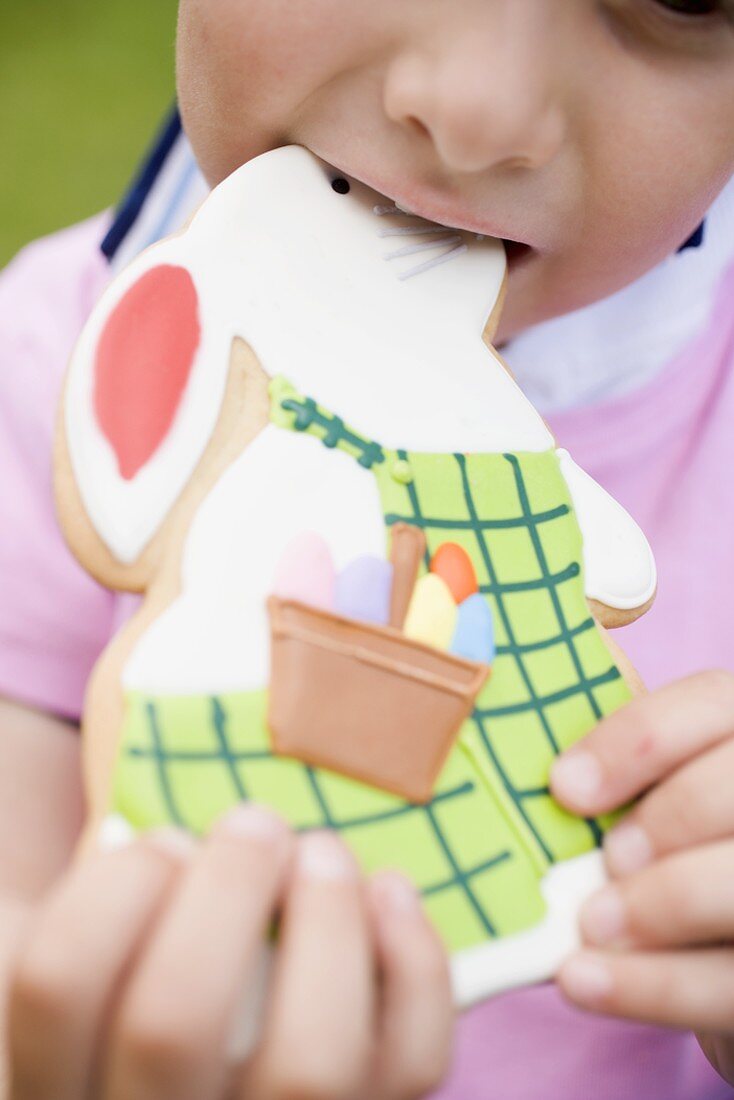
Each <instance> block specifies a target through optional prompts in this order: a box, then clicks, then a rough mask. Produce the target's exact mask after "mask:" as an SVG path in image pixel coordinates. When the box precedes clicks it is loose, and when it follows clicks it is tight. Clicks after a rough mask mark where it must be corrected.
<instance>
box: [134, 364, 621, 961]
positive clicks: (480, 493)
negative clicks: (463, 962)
mask: <svg viewBox="0 0 734 1100" xmlns="http://www.w3.org/2000/svg"><path fill="white" fill-rule="evenodd" d="M271 402H272V412H271V418H272V421H273V423H275V424H276V425H278V426H279V427H281V428H283V429H286V430H290V431H299V432H305V433H308V434H310V435H313V436H314V437H315V438H316V439H318V440H319V441H320V442H321V443H323V444H324V445H325V446H327V447H331V448H339V449H341V450H343V451H345V452H346V453H348V454H350V455H352V457H354V459H355V460H356V461H357V462H358V463H359V464H360V465H361V466H363V467H365V468H366V469H369V470H371V471H372V474H373V476H374V477H375V478H376V480H377V484H378V486H379V491H380V496H381V501H382V508H383V512H384V515H385V523H386V529H387V531H388V532H389V528H390V527H391V526H392V525H393V524H395V523H398V522H409V523H413V524H416V525H418V526H420V527H422V528H423V530H424V531H425V534H426V539H427V543H428V554H427V559H428V560H430V556H431V555H432V554H433V553H434V552H435V550H436V549H437V548H438V547H439V546H440V545H441V543H443V542H447V541H451V542H456V543H458V544H459V545H461V546H463V547H464V549H465V550H466V551H467V553H468V554H469V556H470V558H471V560H472V562H473V563H474V567H475V569H476V573H477V579H478V582H479V585H480V590H481V592H482V593H483V594H484V596H485V598H486V599H487V600H488V602H489V604H490V607H491V609H492V613H493V616H494V621H495V630H496V636H497V658H496V661H495V664H494V666H493V670H492V676H491V678H490V680H489V682H488V684H487V686H486V687H485V688H484V690H483V691H482V693H481V695H480V697H479V698H478V700H477V706H476V709H475V711H474V713H473V715H472V717H471V718H470V719H469V720H468V721H467V722H466V723H465V725H464V727H463V728H462V731H461V735H460V738H459V741H458V744H457V746H456V748H455V749H454V751H453V752H452V754H451V756H450V757H449V760H448V762H447V765H446V767H445V769H444V771H443V773H442V775H441V777H440V780H439V783H438V786H437V789H436V794H435V798H434V800H433V801H432V802H431V803H429V804H428V805H426V806H414V805H411V804H409V803H406V802H404V801H403V800H401V799H399V798H396V797H395V796H393V795H390V794H386V793H385V792H383V791H377V790H373V789H372V788H369V787H366V786H364V785H362V784H359V783H356V782H354V781H352V780H349V779H347V778H345V777H343V776H338V775H335V774H333V773H330V772H327V771H323V770H319V769H313V768H309V767H306V766H304V765H302V764H299V763H298V762H296V761H291V760H284V759H280V758H278V757H275V756H273V755H272V754H271V752H270V750H269V740H268V734H267V730H266V726H265V704H266V695H265V692H264V691H263V692H250V693H236V694H231V695H222V696H217V697H209V696H180V697H170V698H167V697H163V698H162V697H156V698H150V697H147V696H142V695H138V694H131V695H130V696H129V697H128V699H127V712H126V719H125V725H124V730H123V737H122V744H121V750H120V756H119V760H118V764H117V768H116V773H115V782H114V796H113V801H114V808H115V809H116V810H117V811H119V812H121V813H123V814H124V815H125V816H126V817H127V818H128V819H129V820H130V821H131V822H132V823H133V824H134V825H135V826H136V827H138V828H149V827H151V826H154V825H160V824H164V823H166V822H176V823H179V824H183V825H186V826H188V827H189V828H191V829H193V830H194V831H196V832H204V831H206V829H207V828H208V827H209V825H210V824H211V823H212V821H213V820H214V819H215V818H216V817H218V816H219V815H220V814H221V813H222V812H223V811H224V810H225V809H226V808H227V807H228V806H230V805H232V804H233V803H235V802H237V801H240V800H242V799H250V798H251V799H254V800H257V801H261V802H265V803H268V804H270V805H272V806H274V807H275V808H276V809H278V810H279V811H280V812H281V813H283V814H284V815H285V816H286V817H287V818H288V820H289V821H290V822H291V823H292V824H293V825H294V826H295V827H297V828H301V829H308V828H313V827H316V826H322V825H328V826H331V827H333V828H336V829H339V830H340V832H341V833H342V834H343V835H344V836H345V838H346V839H347V840H348V841H349V843H350V845H351V846H352V847H353V849H354V850H355V852H356V853H357V855H358V857H359V858H360V860H361V862H362V864H363V866H364V867H365V869H366V870H368V871H369V870H374V869H376V868H378V867H382V866H386V865H387V866H397V867H401V868H402V869H403V870H405V871H406V872H407V873H409V874H410V875H411V876H412V877H413V878H414V880H415V881H416V883H417V884H418V885H419V887H420V888H421V890H422V892H423V894H424V897H425V899H426V904H427V906H428V909H429V912H430V913H431V914H432V916H433V918H434V920H435V921H436V923H437V925H438V927H439V928H440V929H441V931H442V933H443V935H444V937H445V939H446V941H447V943H448V945H449V946H450V947H451V949H453V950H459V949H461V948H465V947H469V946H472V945H474V944H477V943H479V942H481V941H482V940H484V939H486V938H487V937H492V936H500V935H506V934H508V933H511V932H516V931H520V930H522V929H524V928H528V927H530V926H532V925H533V924H535V923H536V922H537V921H538V920H539V919H540V918H541V917H542V914H543V911H544V905H543V901H542V897H541V894H540V891H539V888H538V882H539V879H540V878H541V876H542V875H543V874H544V872H545V870H546V869H547V868H548V866H549V865H550V864H551V863H552V862H554V861H556V860H559V859H567V858H570V857H572V856H576V855H580V854H582V853H583V852H585V851H589V850H590V849H592V848H593V847H594V846H595V845H596V844H598V843H599V842H600V839H601V836H602V833H603V830H604V828H605V827H606V826H608V824H609V821H608V820H606V819H599V820H596V819H590V820H581V819H578V818H574V817H572V816H570V815H569V814H567V813H566V812H565V811H563V810H562V809H561V808H560V807H559V806H558V805H557V804H556V803H555V802H554V801H553V799H552V798H551V797H550V793H549V790H548V772H549V768H550V765H551V763H552V761H553V758H554V756H555V755H556V754H557V753H558V752H559V751H562V750H563V749H565V748H567V747H568V746H569V745H571V744H573V743H574V742H575V741H576V740H578V739H579V738H580V737H582V736H583V735H584V734H585V733H587V732H588V731H589V730H590V729H591V728H592V727H593V726H594V725H595V724H596V722H597V721H598V720H599V718H601V717H602V716H604V715H605V714H608V713H610V712H611V711H613V710H615V709H617V708H618V707H619V706H621V705H622V704H623V703H625V702H626V701H627V700H628V698H629V691H628V688H627V687H626V685H625V683H624V681H623V680H622V678H621V676H620V673H619V670H618V669H617V668H616V666H615V665H614V663H613V661H612V658H611V656H610V653H609V651H608V649H607V648H606V645H605V644H604V641H603V639H602V637H601V635H600V633H599V631H598V630H597V629H596V627H595V625H594V622H593V619H592V618H591V617H590V615H589V608H588V604H587V601H586V597H585V594H584V585H583V576H582V568H581V560H582V559H581V533H580V530H579V527H578V523H577V521H576V518H575V515H574V513H573V507H572V504H571V499H570V496H569V493H568V489H567V486H566V483H565V480H564V478H563V475H562V473H561V470H560V466H559V462H558V459H557V457H556V455H555V453H554V452H553V451H547V452H544V453H540V454H535V453H521V454H472V455H458V454H457V455H451V454H422V453H421V454H418V453H407V452H405V451H397V452H395V451H390V450H389V449H387V448H384V447H382V446H380V444H379V443H376V442H375V441H373V440H370V439H367V438H365V437H363V436H360V434H359V433H358V432H356V431H354V430H353V429H351V428H349V427H347V426H346V425H345V424H344V422H343V421H342V420H341V419H340V418H339V417H335V416H333V415H331V414H329V413H328V412H327V411H325V410H323V409H322V408H320V407H319V406H318V405H317V404H316V403H315V402H314V401H312V400H311V399H309V398H304V397H302V396H301V395H299V394H298V393H297V391H295V390H294V389H293V387H292V386H291V385H290V384H289V383H288V382H287V381H285V380H284V379H280V378H278V379H275V380H274V381H273V382H272V384H271ZM427 564H428V561H427V562H426V567H427Z"/></svg>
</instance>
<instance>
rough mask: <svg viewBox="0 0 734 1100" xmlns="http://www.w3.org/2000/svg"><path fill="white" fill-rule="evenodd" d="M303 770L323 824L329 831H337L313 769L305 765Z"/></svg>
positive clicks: (336, 824) (335, 823)
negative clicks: (321, 815)
mask: <svg viewBox="0 0 734 1100" xmlns="http://www.w3.org/2000/svg"><path fill="white" fill-rule="evenodd" d="M305 768H306V775H307V776H308V781H309V783H310V785H311V790H312V791H313V793H314V797H315V798H316V801H317V803H318V806H319V809H320V810H321V813H322V814H323V816H324V821H325V823H326V824H327V825H328V826H329V828H330V829H337V828H338V827H339V825H338V822H336V821H335V820H334V818H333V817H332V814H331V809H330V807H329V803H328V801H327V800H326V796H325V795H324V792H323V791H322V790H321V784H320V783H319V781H318V777H317V775H316V773H315V772H314V770H313V768H311V767H309V766H308V765H305Z"/></svg>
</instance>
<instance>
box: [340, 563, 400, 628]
mask: <svg viewBox="0 0 734 1100" xmlns="http://www.w3.org/2000/svg"><path fill="white" fill-rule="evenodd" d="M392 581H393V567H392V565H391V564H390V562H389V561H385V559H384V558H378V557H376V556H375V555H374V554H365V555H363V556H362V557H361V558H355V559H354V561H350V562H349V564H348V565H347V566H345V568H344V569H342V571H341V573H339V575H338V576H337V578H336V601H335V610H336V611H337V612H338V613H339V614H340V615H344V616H345V617H346V618H348V619H359V620H360V621H362V622H368V623H380V624H381V625H385V624H386V623H387V622H388V620H389V618H390V593H391V592H392Z"/></svg>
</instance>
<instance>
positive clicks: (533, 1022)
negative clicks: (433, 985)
mask: <svg viewBox="0 0 734 1100" xmlns="http://www.w3.org/2000/svg"><path fill="white" fill-rule="evenodd" d="M105 224H106V221H105V219H104V218H98V219H94V220H92V221H90V222H86V223H84V224H82V225H80V226H76V227H74V228H73V229H70V230H66V231H65V232H63V233H59V234H57V235H56V236H54V237H51V238H48V239H46V240H43V241H39V242H36V243H35V244H33V245H31V246H30V247H29V248H27V249H26V250H25V251H24V252H22V253H21V254H20V256H19V257H18V258H16V260H15V261H14V262H13V263H12V264H11V265H10V266H9V267H8V268H7V269H6V270H5V272H4V273H3V274H2V275H0V484H1V485H2V492H1V494H0V693H4V694H7V695H9V696H11V697H14V698H17V699H21V700H24V701H27V702H29V703H32V704H34V705H36V706H38V707H41V708H44V709H47V710H50V711H54V712H57V713H60V714H64V715H72V716H73V715H78V713H79V710H80V707H81V701H82V694H83V689H84V684H85V682H86V679H87V677H88V675H89V671H90V668H91V666H92V664H93V662H94V660H95V659H96V657H97V656H98V654H99V652H100V650H101V649H102V647H103V646H104V644H105V643H106V641H107V639H108V638H109V637H110V634H111V633H112V631H113V630H114V628H115V625H116V623H117V622H118V621H119V620H120V618H121V616H122V615H123V614H124V604H123V600H122V599H121V598H120V597H115V596H112V595H111V594H110V593H108V592H106V591H104V590H103V589H101V588H100V587H99V586H98V585H96V584H95V583H94V582H93V581H92V580H90V579H89V578H88V577H87V576H86V575H85V574H84V573H83V572H82V571H81V569H80V568H79V567H78V566H77V565H76V563H75V562H74V561H73V559H72V558H71V556H70V554H69V553H68V551H67V550H66V548H65V546H64V544H63V542H62V540H61V536H60V534H59V532H58V530H57V527H56V525H55V522H54V515H53V500H52V488H51V442H52V435H53V423H54V415H55V406H56V402H57V398H58V394H59V388H60V385H61V379H62V375H63V371H64V366H65V363H66V359H67V357H68V354H69V352H70V350H71V347H72V344H73V342H74V340H75V338H76V336H77V335H78V332H79V330H80V328H81V325H82V323H83V321H84V319H85V317H86V315H87V314H88V312H89V310H90V308H91V306H92V305H93V303H94V301H95V299H96V297H97V296H98V295H99V293H100V291H101V289H102V288H103V286H104V285H105V283H106V281H107V278H108V270H107V265H106V262H105V261H104V259H103V257H102V256H101V254H100V253H99V250H98V245H99V241H100V238H101V235H102V233H103V231H104V228H105ZM733 295H734V268H732V269H730V270H729V271H728V272H727V273H726V275H725V277H724V279H723V282H722V283H721V286H720V290H719V296H718V300H717V303H716V306H715V308H714V311H713V315H712V316H711V318H710V321H709V323H708V324H707V325H705V326H704V331H702V332H701V333H700V334H699V335H698V336H697V337H696V338H695V339H694V340H693V342H691V343H689V345H688V346H687V347H685V348H684V350H683V351H682V352H680V353H679V354H677V355H676V357H675V359H674V360H673V361H672V362H670V363H669V364H668V365H667V367H666V368H665V369H664V370H663V371H662V373H659V374H658V375H657V376H656V377H655V378H654V379H653V381H652V382H648V383H647V384H646V385H645V386H644V388H642V389H637V390H636V391H635V392H633V393H631V394H628V395H627V396H625V397H622V398H618V399H616V400H614V401H610V402H607V403H606V404H604V405H600V406H597V407H591V408H585V409H583V410H576V411H572V412H566V413H563V414H560V415H557V416H555V417H554V418H553V425H552V426H553V428H554V431H555V432H556V435H557V438H558V439H559V441H560V442H561V443H562V444H563V445H564V446H566V447H568V448H569V449H570V450H571V452H572V453H573V455H574V457H575V458H576V459H577V461H578V462H580V463H581V464H582V465H583V466H584V467H585V468H586V469H587V470H588V471H589V473H591V474H592V475H593V476H594V477H596V478H597V479H598V480H599V481H600V482H601V483H602V484H603V485H604V486H605V487H606V488H607V489H609V490H610V491H611V492H612V493H613V495H614V496H616V497H617V499H618V500H620V501H621V502H622V503H623V504H624V505H625V506H626V507H627V508H628V509H629V511H630V512H631V513H632V514H633V515H634V516H635V518H636V519H637V520H638V521H639V522H640V523H641V525H642V527H643V529H644V530H645V532H646V533H647V535H648V537H649V538H650V541H651V543H652V545H653V548H654V550H655V553H656V557H657V562H658V569H659V574H660V590H659V596H658V599H657V602H656V604H655V608H654V610H653V612H652V613H651V614H650V615H648V616H647V617H646V618H645V619H643V620H642V621H641V622H640V623H638V624H636V625H635V626H633V627H631V628H629V629H628V630H627V631H625V633H624V636H623V643H624V646H625V648H626V649H627V651H628V652H629V653H630V655H631V657H632V659H633V660H634V661H635V663H636V664H637V666H638V668H639V669H640V671H641V672H642V674H643V676H644V678H645V679H646V681H647V683H648V685H649V686H650V687H655V686H657V685H660V684H662V683H664V682H665V681H667V680H671V679H673V678H675V677H679V676H683V675H685V674H687V673H690V672H692V671H694V670H696V669H703V668H706V667H712V666H715V667H721V666H727V665H728V666H729V667H731V668H734V645H733V644H732V643H733V641H734V636H733V635H734V627H732V625H731V607H730V604H731V598H730V597H729V593H730V591H731V582H730V572H731V565H732V563H734V523H733V522H732V519H731V488H730V484H731V482H730V478H731V470H732V469H733V468H734V432H732V428H731V425H732V424H733V423H734V314H733V312H732V309H731V301H732V296H733ZM592 1096H593V1097H594V1100H633V1098H634V1100H637V1098H642V1097H644V1098H645V1100H719V1098H723V1097H734V1090H732V1089H731V1088H729V1086H727V1085H725V1084H724V1083H723V1082H722V1081H721V1080H720V1079H719V1078H718V1077H717V1075H716V1074H715V1073H714V1071H713V1070H712V1069H711V1068H710V1067H709V1066H708V1063H707V1062H706V1060H705V1059H704V1057H703V1055H702V1054H701V1053H700V1051H699V1049H698V1046H697V1044H696V1042H695V1040H694V1039H693V1038H692V1037H691V1036H690V1035H686V1034H679V1033H673V1032H665V1031H661V1030H659V1029H655V1028H649V1027H640V1026H637V1025H631V1024H625V1023H617V1022H610V1021H606V1020H602V1019H597V1018H594V1017H591V1016H584V1015H582V1014H580V1013H578V1012H576V1011H575V1010H573V1009H571V1008H569V1007H567V1006H566V1005H565V1004H564V1003H563V1002H562V1001H561V998H560V996H559V995H558V994H557V993H556V991H555V989H554V988H553V987H552V986H544V987H540V988H537V989H533V990H529V991H521V992H516V993H512V994H508V995H506V996H504V997H499V998H497V999H495V1000H494V1001H492V1002H489V1003H487V1004H485V1005H481V1006H479V1007H478V1008H476V1009H474V1010H473V1011H472V1012H470V1013H468V1014H467V1015H466V1016H465V1017H464V1018H463V1019H462V1021H461V1024H460V1027H459V1036H458V1049H457V1059H456V1066H455V1070H454V1073H453V1076H452V1079H451V1081H450V1082H449V1084H448V1085H447V1086H446V1087H445V1088H444V1089H443V1090H442V1091H441V1093H440V1097H441V1098H442V1100H490V1098H491V1100H494V1098H496V1100H536V1098H542V1100H589V1097H592Z"/></svg>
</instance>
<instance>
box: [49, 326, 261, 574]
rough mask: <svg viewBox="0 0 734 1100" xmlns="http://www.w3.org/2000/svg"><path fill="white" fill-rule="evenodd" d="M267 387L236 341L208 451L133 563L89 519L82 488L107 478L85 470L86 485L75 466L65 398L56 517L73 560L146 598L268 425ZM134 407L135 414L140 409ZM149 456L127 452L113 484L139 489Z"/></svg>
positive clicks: (255, 363) (60, 428)
mask: <svg viewBox="0 0 734 1100" xmlns="http://www.w3.org/2000/svg"><path fill="white" fill-rule="evenodd" d="M269 382H270V379H269V378H268V376H267V375H266V374H265V372H264V371H263V369H262V368H261V366H260V364H259V361H258V359H257V357H256V356H255V354H254V352H253V351H252V349H251V348H250V346H249V345H248V344H246V343H245V342H244V340H241V339H239V338H235V339H234V340H233V341H232V344H231V347H230V354H229V368H228V371H227V374H226V384H225V389H224V393H223V395H222V401H221V405H220V408H219V415H218V418H217V419H216V421H215V425H214V427H213V429H212V432H211V435H210V436H209V439H208V442H207V443H206V445H205V448H204V451H203V453H202V454H201V456H200V457H198V461H197V462H196V463H195V465H194V469H193V471H192V472H191V474H190V476H189V477H188V480H185V481H184V484H183V486H182V488H181V490H180V491H179V493H178V495H174V496H173V499H172V500H171V501H170V505H169V506H168V507H163V508H161V509H160V510H159V511H158V512H157V513H156V515H155V525H154V527H153V529H152V530H151V534H150V537H149V538H148V540H147V541H146V542H145V543H144V545H142V546H141V547H140V549H139V551H138V552H137V553H136V554H135V555H134V556H133V557H132V558H130V559H129V560H120V558H119V557H118V556H117V555H116V554H115V553H114V550H113V548H112V547H111V546H110V545H109V542H108V541H107V540H106V539H105V537H104V532H103V531H100V529H99V526H98V525H97V524H96V523H95V522H94V519H93V517H92V516H90V513H89V508H88V505H87V502H86V501H85V499H84V494H83V490H82V486H81V484H80V482H81V480H82V479H84V478H86V479H89V478H93V477H97V478H98V479H99V481H100V482H102V483H103V482H104V471H99V470H98V471H96V473H95V471H93V470H91V469H88V468H86V467H82V468H81V474H82V477H81V478H80V476H79V467H78V464H75V463H74V461H73V460H72V455H71V450H70V446H69V437H68V431H69V418H68V416H67V415H66V401H67V400H68V392H66V393H65V395H64V400H63V402H62V407H61V410H60V416H59V421H58V425H57V432H56V453H55V463H54V467H55V491H56V501H57V510H58V515H59V520H60V524H61V527H62V530H63V532H64V535H65V538H66V541H67V543H68V544H69V547H70V549H71V551H72V553H73V554H74V556H75V557H76V558H77V559H78V560H79V561H80V562H81V564H82V565H83V566H84V567H85V569H87V570H88V572H90V573H91V574H92V575H93V576H94V577H95V578H96V579H97V580H98V581H99V582H100V583H101V584H104V585H105V586H106V587H109V588H116V589H119V590H123V591H129V592H142V591H144V590H145V589H147V588H148V587H149V585H150V583H151V580H152V578H153V577H154V575H155V574H156V573H157V571H158V569H159V566H160V564H161V562H162V560H163V557H164V554H165V553H166V551H167V548H168V547H169V546H170V545H171V544H172V543H173V544H174V545H180V544H181V543H182V541H183V538H184V536H185V533H186V530H187V529H188V526H189V524H190V522H191V518H192V516H193V514H194V512H195V510H196V508H197V506H198V504H199V503H200V502H201V500H203V498H204V497H205V496H206V494H207V492H208V491H209V489H210V488H211V486H212V485H213V484H214V482H215V481H216V480H217V479H218V478H219V476H220V475H221V474H222V473H223V472H224V470H225V469H226V468H227V467H228V466H229V465H230V464H231V463H232V462H233V461H234V459H235V458H236V457H237V455H238V454H239V453H241V451H242V450H244V448H245V447H246V446H247V445H248V444H249V443H250V442H251V441H252V439H254V437H255V436H256V435H257V434H258V432H260V431H261V430H262V428H263V427H265V425H266V424H267V423H268V420H269V411H270V398H269V390H268V387H269ZM67 390H68V387H67ZM130 407H131V408H133V407H134V403H132V404H131V406H130ZM153 443H154V437H153ZM141 447H142V444H141ZM146 450H147V447H146V448H145V449H142V450H140V451H136V450H135V449H134V447H133V448H132V449H131V450H129V451H123V453H122V455H121V457H119V467H122V469H120V468H119V467H118V470H117V472H116V473H115V475H114V476H115V477H119V478H123V479H124V474H125V472H129V473H130V474H131V478H130V480H132V481H134V478H135V477H136V476H138V470H136V466H137V464H138V462H139V461H140V458H141V455H143V456H144V455H145V453H146ZM153 453H154V451H153ZM107 476H109V470H108V471H107ZM101 487H102V486H101V485H100V486H99V488H101ZM133 503H134V502H133Z"/></svg>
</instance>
